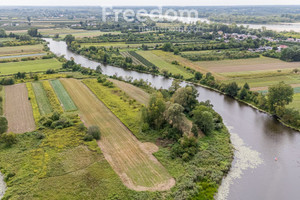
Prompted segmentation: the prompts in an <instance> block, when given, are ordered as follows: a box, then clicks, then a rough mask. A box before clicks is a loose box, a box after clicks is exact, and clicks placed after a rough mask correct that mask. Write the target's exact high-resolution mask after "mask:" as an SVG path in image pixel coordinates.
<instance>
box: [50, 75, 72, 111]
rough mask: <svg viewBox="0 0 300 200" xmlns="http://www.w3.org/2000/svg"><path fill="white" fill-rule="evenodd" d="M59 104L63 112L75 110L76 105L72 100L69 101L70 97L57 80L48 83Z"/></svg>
mask: <svg viewBox="0 0 300 200" xmlns="http://www.w3.org/2000/svg"><path fill="white" fill-rule="evenodd" d="M50 83H51V85H52V87H53V89H54V91H55V93H56V95H57V97H58V99H59V101H60V103H61V104H62V105H63V108H64V110H65V111H67V112H68V111H75V110H77V107H76V105H75V104H74V102H73V100H72V99H71V97H70V95H69V94H68V92H67V91H66V89H65V88H64V86H63V85H62V84H61V82H60V81H59V80H52V81H50Z"/></svg>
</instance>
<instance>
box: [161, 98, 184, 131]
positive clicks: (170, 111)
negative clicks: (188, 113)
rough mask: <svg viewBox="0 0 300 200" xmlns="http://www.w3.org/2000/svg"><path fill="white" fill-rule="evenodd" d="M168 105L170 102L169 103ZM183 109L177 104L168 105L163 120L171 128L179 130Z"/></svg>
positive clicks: (182, 122)
mask: <svg viewBox="0 0 300 200" xmlns="http://www.w3.org/2000/svg"><path fill="white" fill-rule="evenodd" d="M169 103H170V102H169ZM183 110H184V108H183V107H182V106H181V105H179V104H177V103H174V104H172V103H170V105H169V106H168V108H167V109H166V111H165V118H166V120H167V121H168V122H169V124H171V125H172V126H173V127H175V128H177V129H179V130H181V129H182V126H183V124H184V114H183V113H182V112H183Z"/></svg>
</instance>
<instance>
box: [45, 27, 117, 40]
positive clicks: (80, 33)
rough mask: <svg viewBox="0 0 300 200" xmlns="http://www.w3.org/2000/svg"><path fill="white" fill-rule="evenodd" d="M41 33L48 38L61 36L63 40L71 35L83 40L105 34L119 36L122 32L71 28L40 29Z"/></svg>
mask: <svg viewBox="0 0 300 200" xmlns="http://www.w3.org/2000/svg"><path fill="white" fill-rule="evenodd" d="M39 32H40V33H41V34H42V35H47V36H54V35H55V34H59V36H60V37H61V38H64V37H65V36H66V35H68V34H71V35H73V36H75V37H76V38H83V37H95V36H100V35H104V34H119V33H121V32H118V31H116V32H102V31H94V30H91V31H88V30H83V29H70V28H56V29H40V30H39Z"/></svg>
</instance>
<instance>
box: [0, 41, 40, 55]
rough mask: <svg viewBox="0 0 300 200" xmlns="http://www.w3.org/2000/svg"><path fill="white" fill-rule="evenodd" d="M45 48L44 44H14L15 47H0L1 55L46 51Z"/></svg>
mask: <svg viewBox="0 0 300 200" xmlns="http://www.w3.org/2000/svg"><path fill="white" fill-rule="evenodd" d="M43 48H44V46H43V45H42V44H37V45H24V46H14V47H0V56H12V55H22V54H36V53H43V52H44V51H43Z"/></svg>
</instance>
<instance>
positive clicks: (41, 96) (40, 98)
mask: <svg viewBox="0 0 300 200" xmlns="http://www.w3.org/2000/svg"><path fill="white" fill-rule="evenodd" d="M32 87H33V90H34V94H35V98H36V101H37V104H38V106H39V110H40V113H41V115H46V114H50V113H51V112H52V111H53V109H52V107H51V104H50V101H49V99H48V97H47V94H46V91H45V90H44V87H43V84H42V83H41V82H32Z"/></svg>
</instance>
